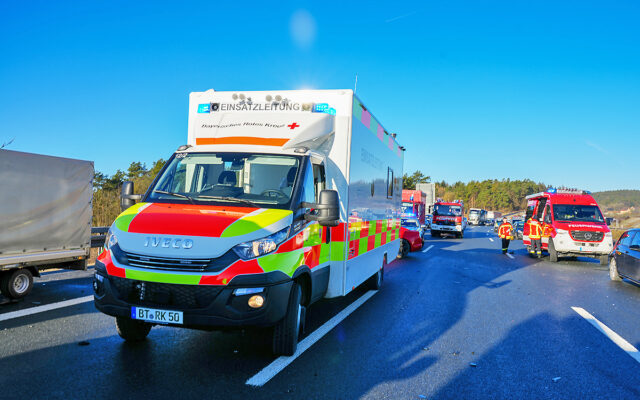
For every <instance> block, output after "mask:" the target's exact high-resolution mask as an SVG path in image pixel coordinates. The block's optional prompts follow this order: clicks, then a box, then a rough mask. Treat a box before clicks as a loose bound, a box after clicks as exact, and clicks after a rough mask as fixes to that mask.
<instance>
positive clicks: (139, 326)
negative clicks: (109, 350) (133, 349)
mask: <svg viewBox="0 0 640 400" xmlns="http://www.w3.org/2000/svg"><path fill="white" fill-rule="evenodd" d="M116 329H117V330H118V335H120V337H121V338H123V339H124V340H125V341H127V342H141V341H143V340H145V339H146V337H147V335H148V334H149V331H151V324H149V323H147V322H142V321H136V320H134V319H131V318H127V317H116Z"/></svg>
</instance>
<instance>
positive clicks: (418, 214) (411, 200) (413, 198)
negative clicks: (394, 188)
mask: <svg viewBox="0 0 640 400" xmlns="http://www.w3.org/2000/svg"><path fill="white" fill-rule="evenodd" d="M425 199H426V195H425V193H424V192H423V191H421V190H406V189H405V190H403V191H402V216H403V217H406V218H411V217H413V218H417V219H418V221H420V225H424V224H425V216H426V207H425Z"/></svg>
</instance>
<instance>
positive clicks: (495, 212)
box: [487, 211, 502, 220]
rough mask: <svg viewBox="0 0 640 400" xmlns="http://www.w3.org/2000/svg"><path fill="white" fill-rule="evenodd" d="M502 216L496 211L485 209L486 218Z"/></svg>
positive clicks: (494, 218)
mask: <svg viewBox="0 0 640 400" xmlns="http://www.w3.org/2000/svg"><path fill="white" fill-rule="evenodd" d="M500 218H502V213H501V212H498V211H487V219H492V220H498V219H500Z"/></svg>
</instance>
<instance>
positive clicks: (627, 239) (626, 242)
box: [620, 232, 631, 247]
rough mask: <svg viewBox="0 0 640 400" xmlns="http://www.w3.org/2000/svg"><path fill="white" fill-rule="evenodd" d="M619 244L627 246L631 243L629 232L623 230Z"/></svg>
mask: <svg viewBox="0 0 640 400" xmlns="http://www.w3.org/2000/svg"><path fill="white" fill-rule="evenodd" d="M620 244H621V245H622V246H627V247H629V245H630V244H631V236H629V232H625V233H623V234H622V237H621V238H620Z"/></svg>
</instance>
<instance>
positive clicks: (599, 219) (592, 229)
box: [523, 188, 613, 265]
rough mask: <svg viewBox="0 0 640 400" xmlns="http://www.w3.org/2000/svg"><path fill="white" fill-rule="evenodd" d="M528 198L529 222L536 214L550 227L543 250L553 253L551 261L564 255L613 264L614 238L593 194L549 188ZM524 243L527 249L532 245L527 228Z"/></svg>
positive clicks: (543, 243) (547, 227)
mask: <svg viewBox="0 0 640 400" xmlns="http://www.w3.org/2000/svg"><path fill="white" fill-rule="evenodd" d="M526 199H527V211H526V217H525V222H526V221H528V220H529V218H531V217H532V216H534V215H536V216H537V217H538V220H539V221H540V222H541V223H542V224H543V226H544V227H546V229H544V231H545V232H546V233H547V235H543V237H542V249H543V250H547V251H548V252H549V259H550V261H553V262H556V261H558V258H559V257H562V256H582V257H593V258H597V259H599V260H600V264H602V265H607V264H608V263H609V254H610V253H611V252H612V251H613V236H612V234H611V230H610V229H609V227H608V226H607V223H606V221H605V219H604V216H603V215H602V211H601V210H600V207H599V206H598V203H597V202H596V200H595V199H594V198H593V196H591V193H590V192H588V191H584V190H574V189H556V188H549V189H547V191H545V192H542V193H536V194H532V195H529V196H527V197H526ZM523 243H524V245H525V246H527V248H529V247H530V246H531V239H529V232H528V229H527V227H526V225H525V229H524V232H523Z"/></svg>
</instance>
